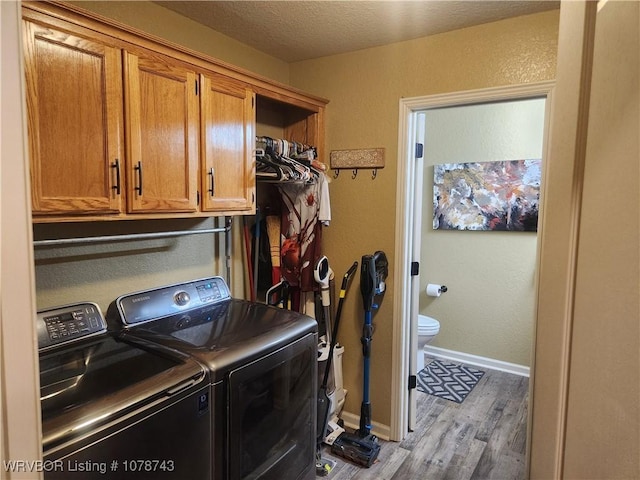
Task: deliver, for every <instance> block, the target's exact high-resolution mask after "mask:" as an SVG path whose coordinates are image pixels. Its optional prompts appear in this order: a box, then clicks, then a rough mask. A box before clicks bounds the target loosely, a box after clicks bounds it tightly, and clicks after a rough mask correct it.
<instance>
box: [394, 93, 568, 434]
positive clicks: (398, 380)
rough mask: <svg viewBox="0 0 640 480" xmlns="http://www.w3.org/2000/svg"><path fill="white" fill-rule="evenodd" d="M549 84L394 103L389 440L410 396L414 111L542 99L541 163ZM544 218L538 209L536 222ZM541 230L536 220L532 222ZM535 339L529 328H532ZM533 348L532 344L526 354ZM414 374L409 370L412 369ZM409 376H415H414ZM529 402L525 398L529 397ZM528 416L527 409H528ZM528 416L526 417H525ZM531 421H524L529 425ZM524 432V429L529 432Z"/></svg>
mask: <svg viewBox="0 0 640 480" xmlns="http://www.w3.org/2000/svg"><path fill="white" fill-rule="evenodd" d="M554 86H555V81H545V82H536V83H530V84H524V85H509V86H503V87H491V88H484V89H479V90H467V91H462V92H454V93H445V94H438V95H428V96H421V97H410V98H402V99H400V106H399V121H398V168H397V186H396V191H397V193H396V225H395V245H396V248H395V256H394V265H395V272H396V274H395V277H396V281H395V282H394V288H393V297H394V299H395V302H394V312H393V351H394V352H398V353H397V354H394V355H393V356H392V365H391V369H392V372H391V392H392V397H391V422H390V423H391V425H390V432H389V433H390V435H389V437H390V439H391V440H395V441H401V440H402V439H403V438H404V437H405V435H406V434H407V433H408V427H409V414H410V410H411V409H410V406H409V401H410V396H411V395H410V392H409V389H408V382H409V375H410V374H411V360H410V358H409V353H408V352H410V351H411V342H412V334H411V325H412V322H411V321H410V318H411V301H412V288H411V262H412V239H411V235H412V225H411V223H412V222H410V221H407V219H410V218H411V217H410V214H411V212H412V207H411V205H412V204H413V201H414V193H415V192H414V188H413V185H414V184H415V179H414V168H413V166H412V162H414V161H415V147H414V145H413V142H414V138H415V136H414V135H415V128H416V114H417V113H418V112H419V111H424V110H431V109H435V108H442V107H453V106H465V105H474V104H482V103H492V102H499V101H505V100H506V101H508V100H524V99H528V98H540V97H546V104H545V126H544V139H543V158H548V149H549V142H548V139H549V127H550V113H551V108H550V107H551V105H552V95H553V90H554ZM545 171H546V162H543V167H542V172H543V173H542V174H543V178H544V172H545ZM544 190H545V183H544V182H543V183H542V185H541V196H544ZM543 214H544V212H543V208H542V207H541V209H540V216H541V217H542V215H543ZM538 224H539V225H541V224H542V222H541V220H539V221H538ZM536 265H538V266H539V265H540V242H538V246H537V260H536ZM534 338H535V325H534ZM533 348H534V345H533V344H532V349H533ZM534 361H535V351H534V352H533V355H532V365H531V367H532V369H531V371H533V365H534ZM414 368H415V367H414ZM414 374H415V372H414ZM532 378H533V376H532V377H531V381H530V382H529V391H530V393H531V391H532V388H533V381H532ZM530 398H531V397H530ZM529 412H531V409H529ZM529 415H530V414H529ZM530 423H531V418H529V424H530ZM529 431H530V429H529Z"/></svg>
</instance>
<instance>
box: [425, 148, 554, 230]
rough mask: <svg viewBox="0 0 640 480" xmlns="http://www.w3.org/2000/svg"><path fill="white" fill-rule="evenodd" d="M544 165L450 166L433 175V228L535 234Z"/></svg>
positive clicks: (436, 168) (512, 162) (529, 162)
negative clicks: (542, 167)
mask: <svg viewBox="0 0 640 480" xmlns="http://www.w3.org/2000/svg"><path fill="white" fill-rule="evenodd" d="M541 164H542V161H541V160H540V159H532V160H507V161H499V162H477V163H447V164H442V165H435V166H434V171H433V228H434V229H443V230H502V231H521V232H535V231H537V226H538V204H539V201H540V168H541Z"/></svg>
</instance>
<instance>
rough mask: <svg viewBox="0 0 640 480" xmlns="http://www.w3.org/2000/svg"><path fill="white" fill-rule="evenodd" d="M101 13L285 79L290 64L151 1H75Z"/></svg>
mask: <svg viewBox="0 0 640 480" xmlns="http://www.w3.org/2000/svg"><path fill="white" fill-rule="evenodd" d="M68 3H70V4H73V5H76V6H78V7H82V8H84V9H86V10H89V11H91V12H93V13H97V14H98V15H102V16H104V17H107V18H110V19H112V20H116V21H118V22H121V23H124V24H125V25H129V26H131V27H134V28H137V29H139V30H142V31H143V32H146V33H150V34H152V35H156V36H158V37H161V38H164V39H165V40H169V41H171V42H173V43H176V44H178V45H182V46H184V47H187V48H190V49H192V50H195V51H196V52H201V53H204V54H206V55H210V56H212V57H214V58H216V59H218V60H222V61H223V62H227V63H230V64H231V65H235V66H237V67H242V68H244V69H246V70H249V71H251V72H254V73H257V74H259V75H263V76H265V77H267V78H270V79H272V80H276V81H278V82H282V83H288V82H289V64H287V63H286V62H283V61H282V60H278V59H277V58H274V57H272V56H270V55H267V54H266V53H262V52H260V51H258V50H256V49H254V48H252V47H249V46H248V45H245V44H243V43H240V42H238V41H236V40H233V39H232V38H230V37H227V36H226V35H223V34H221V33H219V32H216V31H214V30H211V29H210V28H207V27H205V26H204V25H201V24H199V23H197V22H194V21H193V20H191V19H189V18H187V17H183V16H181V15H178V14H177V13H175V12H172V11H171V10H169V9H167V8H164V7H161V6H160V5H157V4H155V3H152V2H149V1H138V0H136V1H113V0H110V1H88V2H87V1H71V2H68Z"/></svg>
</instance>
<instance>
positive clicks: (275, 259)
mask: <svg viewBox="0 0 640 480" xmlns="http://www.w3.org/2000/svg"><path fill="white" fill-rule="evenodd" d="M267 236H268V237H269V251H270V252H271V283H272V284H273V285H276V284H277V283H278V282H279V281H280V217H278V216H277V215H268V216H267Z"/></svg>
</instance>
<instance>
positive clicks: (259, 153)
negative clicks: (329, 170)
mask: <svg viewBox="0 0 640 480" xmlns="http://www.w3.org/2000/svg"><path fill="white" fill-rule="evenodd" d="M325 169H326V165H324V164H323V163H321V162H320V161H319V160H318V151H317V149H316V147H314V146H311V145H307V144H304V143H300V142H292V141H288V140H284V139H280V138H271V137H268V136H258V137H256V179H257V180H258V181H259V182H266V183H285V182H286V183H300V184H307V183H314V182H316V181H317V179H318V176H319V175H321V174H322V172H323V171H324V170H325Z"/></svg>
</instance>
